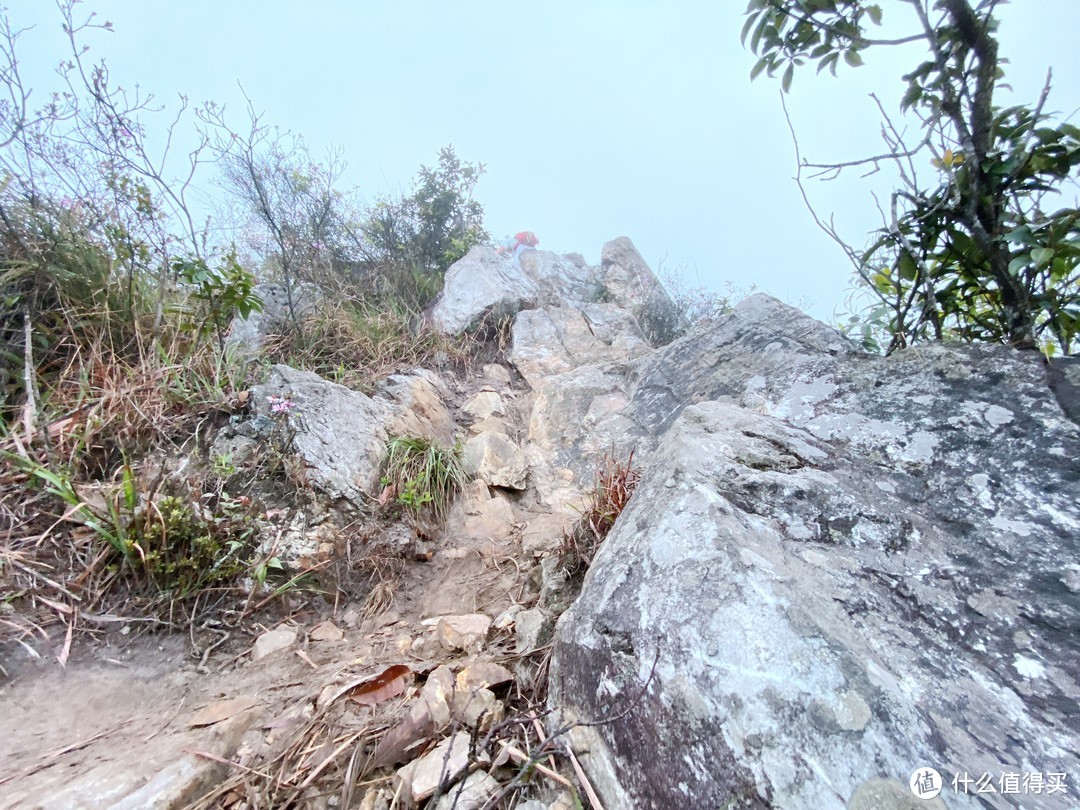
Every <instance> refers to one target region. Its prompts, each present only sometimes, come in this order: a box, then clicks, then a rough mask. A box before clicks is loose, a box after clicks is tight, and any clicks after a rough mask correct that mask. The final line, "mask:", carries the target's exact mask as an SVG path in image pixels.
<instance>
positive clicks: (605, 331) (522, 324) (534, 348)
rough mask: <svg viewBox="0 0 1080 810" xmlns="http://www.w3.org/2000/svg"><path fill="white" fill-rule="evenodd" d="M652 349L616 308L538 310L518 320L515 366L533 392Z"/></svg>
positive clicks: (512, 355)
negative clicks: (577, 371) (557, 377)
mask: <svg viewBox="0 0 1080 810" xmlns="http://www.w3.org/2000/svg"><path fill="white" fill-rule="evenodd" d="M649 351H651V347H650V346H649V344H648V342H647V341H646V340H645V336H644V335H643V334H642V333H641V329H640V327H639V326H638V324H637V321H636V320H634V317H633V316H632V315H631V314H630V312H629V311H627V310H625V309H622V308H621V307H619V306H617V305H615V304H583V305H581V306H580V307H559V308H549V309H533V310H526V311H525V312H521V313H519V314H518V316H517V317H516V318H515V319H514V326H513V347H512V349H511V352H510V362H512V363H513V364H514V366H515V367H516V368H517V370H518V371H519V372H520V373H521V376H522V377H524V378H525V380H526V382H528V383H529V385H530V386H532V387H533V388H534V389H536V388H539V387H540V385H541V384H542V383H543V381H544V380H545V379H546V378H547V377H550V376H551V375H553V374H563V373H565V372H567V371H570V370H571V369H574V368H577V367H578V366H582V365H596V364H600V363H620V362H626V361H627V360H632V359H634V358H637V357H640V356H642V355H643V354H647V353H648V352H649Z"/></svg>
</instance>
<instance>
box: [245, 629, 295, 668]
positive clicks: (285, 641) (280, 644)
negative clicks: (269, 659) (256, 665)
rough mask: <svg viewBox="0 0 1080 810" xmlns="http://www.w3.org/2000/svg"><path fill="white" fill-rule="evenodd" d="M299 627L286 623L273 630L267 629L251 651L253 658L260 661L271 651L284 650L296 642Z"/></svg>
mask: <svg viewBox="0 0 1080 810" xmlns="http://www.w3.org/2000/svg"><path fill="white" fill-rule="evenodd" d="M298 630H299V629H298V628H297V627H295V626H289V625H285V626H283V627H277V628H275V629H273V630H267V631H266V632H265V633H263V634H262V635H261V636H259V638H258V639H256V641H255V647H254V649H252V651H251V660H252V661H259V660H261V659H263V658H265V657H266V656H268V655H270V654H271V653H275V652H277V651H278V650H284V649H288V648H289V647H291V646H292V645H293V644H295V643H296V636H297V633H298Z"/></svg>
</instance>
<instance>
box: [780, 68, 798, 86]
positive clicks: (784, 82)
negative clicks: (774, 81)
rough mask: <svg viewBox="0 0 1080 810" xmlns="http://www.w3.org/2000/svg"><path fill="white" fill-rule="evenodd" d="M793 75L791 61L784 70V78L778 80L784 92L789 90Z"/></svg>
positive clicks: (793, 70)
mask: <svg viewBox="0 0 1080 810" xmlns="http://www.w3.org/2000/svg"><path fill="white" fill-rule="evenodd" d="M794 76H795V64H794V63H792V64H790V65H788V66H787V70H785V71H784V78H783V79H781V81H780V87H781V89H782V90H783V91H784V92H785V93H786V92H788V91H789V90H791V80H792V78H793V77H794Z"/></svg>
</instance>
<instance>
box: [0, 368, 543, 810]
mask: <svg viewBox="0 0 1080 810" xmlns="http://www.w3.org/2000/svg"><path fill="white" fill-rule="evenodd" d="M489 368H490V367H489ZM493 378H494V379H493ZM480 391H484V392H495V393H498V394H499V395H500V396H501V397H502V398H503V399H504V401H505V408H504V409H503V413H502V414H500V415H499V416H498V417H497V418H494V419H493V418H490V417H488V418H485V421H484V427H485V428H487V429H493V428H494V429H497V430H500V431H502V432H504V433H505V434H506V435H508V436H509V437H510V438H511V439H513V440H515V441H517V442H520V443H522V444H524V442H525V439H526V429H527V428H526V426H527V406H528V402H527V400H526V399H525V394H524V393H523V392H522V391H521V390H515V389H514V388H513V386H512V385H511V384H510V382H509V379H508V378H507V377H506V376H505V375H504V374H499V373H493V374H490V375H488V376H487V377H485V378H483V379H481V380H478V381H476V382H475V383H473V384H471V387H470V388H469V389H461V390H459V392H458V394H459V396H460V397H461V401H460V402H459V403H458V404H459V406H460V404H461V403H462V402H465V401H467V400H468V399H469V398H470V397H472V396H473V395H474V394H476V393H478V392H480ZM458 417H459V422H458V423H459V425H461V426H462V427H463V429H466V430H467V429H468V428H469V425H470V422H471V421H477V420H475V419H474V418H473V417H471V416H470V415H469V414H467V413H465V412H463V411H461V409H460V407H459V408H458ZM561 526H562V522H561V521H560V520H553V519H552V516H549V515H545V514H544V513H543V510H542V508H541V507H539V506H538V500H537V498H536V496H535V493H533V492H531V491H530V490H526V491H524V492H518V493H511V492H508V491H503V490H499V489H495V488H491V487H488V486H487V485H485V484H483V483H481V482H476V483H474V484H472V485H470V486H469V487H468V488H467V490H466V491H465V492H464V493H463V495H462V496H461V497H460V498H459V499H458V502H457V504H456V505H455V506H454V508H453V509H452V510H451V512H450V515H449V517H448V519H447V521H446V523H445V525H444V526H443V528H442V530H441V531H440V532H439V533H438V534H437V536H435V537H434V538H432V539H431V540H430V541H428V542H427V543H426V544H421V545H422V548H421V549H419V551H420V553H419V554H418V555H417V556H416V557H415V558H413V559H409V560H406V561H405V562H404V563H403V564H402V565H400V567H399V569H398V571H397V574H396V576H395V577H393V578H392V579H387V580H385V581H384V582H383V583H381V584H380V585H379V586H378V587H377V588H376V589H375V590H374V591H373V592H372V593H371V594H367V593H365V594H362V595H360V594H358V595H357V597H358V598H357V599H356V600H354V601H352V602H345V603H341V604H339V605H338V607H337V609H336V611H335V610H333V609H327V610H326V612H325V613H324V614H323V615H313V614H308V615H306V616H302V617H300V620H299V621H298V622H290V623H288V624H286V625H285V626H284V627H283V628H280V629H283V630H285V631H286V632H285V634H284V635H285V638H286V640H287V637H288V636H289V635H294V636H295V638H294V640H293V641H292V642H291V643H287V644H284V646H283V648H282V649H280V650H278V651H276V652H271V653H270V654H268V655H266V656H265V657H262V658H260V659H259V660H254V657H255V656H254V654H253V653H252V651H251V649H250V647H251V644H250V640H249V639H231V640H230V642H229V643H228V644H223V645H221V647H220V648H219V649H217V650H215V651H214V653H213V654H212V655H210V656H209V657H208V660H207V661H206V662H205V667H203V666H201V663H202V662H200V661H199V660H196V659H195V658H194V657H193V656H192V655H191V647H190V644H189V642H188V640H187V639H185V638H182V637H178V636H168V637H156V636H143V637H141V638H137V639H130V638H128V637H125V636H123V635H121V634H120V632H119V631H118V630H117V631H116V632H112V633H110V634H108V635H106V636H105V637H104V639H103V640H102V641H101V642H99V643H95V644H90V645H83V646H81V647H80V648H79V649H78V650H77V654H76V655H74V656H73V657H72V659H71V660H70V661H69V662H68V663H67V666H66V669H64V668H61V667H59V666H58V665H57V664H56V663H55V662H54V661H49V660H46V659H42V660H41V661H38V662H35V663H30V664H27V665H25V666H23V667H22V668H21V669H20V670H19V671H18V673H17V674H16V675H15V677H14V678H13V679H12V680H11V681H10V682H8V683H6V684H4V685H3V686H2V687H0V717H3V726H4V731H3V735H2V737H0V795H2V796H3V799H2V800H0V807H3V808H105V807H111V808H116V807H119V808H141V807H183V806H185V805H187V804H189V803H190V802H192V801H194V800H195V799H196V798H197V797H198V796H200V795H201V794H203V793H204V792H205V791H206V790H207V789H208V788H210V787H212V786H214V785H218V784H220V783H221V782H222V780H225V779H230V778H231V779H232V780H233V781H234V782H236V783H237V785H238V786H237V788H236V790H235V791H234V792H233V793H232V794H230V795H228V796H227V795H219V796H218V797H217V798H216V799H214V800H213V803H214V806H226V805H227V801H228V800H231V799H235V800H237V802H238V803H236V804H234V805H232V806H235V807H244V806H251V804H250V801H251V797H252V795H253V794H252V792H251V791H252V790H254V791H255V792H258V791H260V790H261V791H263V794H262V795H263V797H264V798H263V800H264V801H265V800H266V799H267V798H268V797H269V798H270V804H269V805H267V804H263V805H262V806H273V801H274V799H273V798H272V796H273V795H276V796H278V797H279V798H278V800H280V797H281V796H283V795H286V794H288V793H289V791H294V793H291V794H289V795H294V796H295V795H300V794H299V792H296V788H297V787H298V786H300V785H301V784H302V783H304V781H305V780H306V779H308V777H309V776H312V772H313V771H315V770H316V769H317V768H318V767H320V765H321V766H322V771H321V772H318V773H316V775H315V777H313V778H312V779H311V780H310V784H311V785H318V784H319V782H317V781H316V778H317V777H318V776H319V774H320V773H321V775H322V776H323V777H324V778H325V779H328V780H329V781H331V782H333V783H334V785H335V787H334V789H335V790H340V789H341V788H342V785H341V779H342V777H341V772H342V771H344V770H346V769H347V768H346V766H347V764H348V763H349V762H350V759H349V756H350V749H348V748H347V747H346V748H343V749H342V750H341V751H337V752H336V753H335V750H334V748H335V747H336V746H335V745H334V744H332V743H331V741H334V742H336V743H338V745H340V740H342V739H346V740H347V739H349V736H348V735H349V734H354V735H355V737H354V738H353V748H354V749H358V745H359V742H361V741H363V739H366V738H364V737H363V734H364V733H365V732H364V730H365V729H367V731H368V732H369V733H370V734H376V733H382V732H385V731H386V730H387V729H393V728H394V725H395V723H399V722H400V721H401V720H400V718H401V717H402V716H403V713H404V714H405V715H407V714H408V712H409V711H410V708H409V707H410V705H411V704H410V703H409V701H413V702H415V699H416V698H417V696H418V694H419V693H420V684H421V682H422V680H423V679H424V677H425V676H428V675H429V674H430V673H432V672H433V671H435V670H436V669H437V668H438V667H439V666H441V665H446V666H448V667H449V668H450V671H451V672H453V673H457V674H458V675H459V681H460V673H461V671H462V670H463V669H464V668H467V667H469V666H473V665H475V664H477V663H478V662H499V663H501V664H505V665H508V666H509V667H511V668H512V667H514V666H515V665H516V664H517V663H518V662H520V661H521V660H522V659H523V658H524V655H521V654H519V653H518V652H517V651H516V647H518V646H520V645H519V643H518V641H517V637H516V635H515V628H514V620H513V617H514V615H515V614H516V612H517V611H520V610H524V609H527V608H530V607H532V606H533V605H534V604H535V602H536V599H537V594H538V590H539V582H538V578H537V577H536V576H535V574H534V564H535V556H536V555H537V554H539V553H541V552H542V551H543V550H544V549H545V548H548V549H550V548H553V547H554V546H555V545H557V544H558V541H559V539H560V536H561V535H560V532H561V528H560V527H561ZM361 596H362V598H360V597H361ZM463 614H480V615H483V616H486V617H487V619H489V620H490V621H491V627H490V629H489V630H488V631H487V632H485V633H484V634H483V635H482V638H480V639H469V638H465V639H464V641H462V639H459V638H449V636H452V635H453V632H452V631H451V630H449V629H448V627H449V625H448V624H447V623H446V622H445V620H444V621H440V617H447V616H460V615H463ZM268 629H271V628H268ZM339 634H340V637H338V636H339ZM208 637H210V638H212V636H209V635H208ZM61 641H62V640H59V639H58V640H56V644H57V645H58V646H59V644H60V643H61ZM206 643H210V642H206ZM260 643H261V642H260ZM391 666H399V667H406V668H408V671H409V673H411V675H410V679H415V680H414V683H413V685H412V686H411V687H408V688H406V691H405V692H404V695H403V697H400V698H395V701H387V703H385V704H383V705H381V706H362V705H359V704H357V703H356V702H354V701H350V700H348V699H345V698H342V697H340V694H341V693H342V690H343V689H344V688H345V687H346V686H348V685H349V684H356V683H359V682H361V681H363V680H365V679H371V678H373V677H375V676H377V675H379V674H380V673H382V672H385V671H386V670H387V668H388V667H391ZM427 680H428V683H430V682H431V679H430V678H428V679H427ZM500 689H501V690H502V691H501V694H503V695H504V696H508V690H509V691H513V690H514V689H515V687H514V686H513V685H510V686H507V685H505V684H504V685H503V686H501V687H500ZM335 694H338V695H339V698H338V700H336V701H335V700H332V699H331V698H332V697H333V696H334V695H335ZM499 712H502V703H501V702H500V704H499ZM395 718H396V719H395ZM459 720H460V718H456V717H455V718H453V722H454V723H455V724H457V723H458V721H459ZM438 725H439V724H436V730H435V733H434V734H432V735H431V739H432V740H434V739H436V738H438V736H439V730H438V727H437V726H438ZM304 733H307V734H308V737H309V741H310V745H309V746H308V747H311V748H313V749H316V751H315V753H316V754H318V755H317V756H316V755H314V754H313V753H312V752H311V751H306V752H305V751H303V750H301V749H302V748H303V746H299V747H297V744H296V743H297V740H300V739H301V738H302V737H303V734H304ZM320 735H322V736H321V737H320ZM343 735H344V737H343ZM290 746H292V749H290ZM423 747H424V746H419V747H418V750H421V749H422V748H423ZM289 750H292V751H293V753H292V754H290V753H289ZM283 751H284V752H285V753H284V754H283V753H282V752H283ZM320 757H322V758H321V759H320ZM226 761H230V762H233V763H239V766H237V765H235V764H233V765H230V764H225V762H226ZM270 765H274V766H275V767H277V768H278V769H279V770H278V772H276V773H274V774H270V773H269V772H268V771H267V770H266V769H267V768H268V767H269V766H270ZM286 766H287V767H286ZM288 768H292V769H294V771H295V772H294V773H293V774H289V773H285V771H286V770H287V769H288ZM245 769H247V770H245ZM351 773H352V775H355V771H353V772H351ZM271 777H272V778H271ZM245 778H246V780H247V781H246V783H245V784H243V785H241V782H243V780H244V779H245ZM274 779H276V780H277V782H276V784H277V787H276V788H272V787H268V785H269V784H270V783H271V782H273V781H274ZM335 780H336V781H335ZM376 782H377V783H379V784H382V785H385V786H387V787H389V786H390V785H391V783H390V782H385V781H384V782H379V780H376ZM252 785H255V786H257V787H254V788H253V787H252ZM245 789H246V790H248V793H247V794H246V800H247V801H248V802H249V804H246V805H245V804H244V803H243V802H241V801H240V796H241V795H244V790H245ZM274 790H278V792H277V793H276V794H275V793H274ZM361 793H362V791H361ZM304 795H305V796H306V795H307V794H304ZM358 795H359V794H358ZM373 795H376V794H373ZM230 796H231V799H230ZM357 801H359V798H357ZM374 801H375V800H374V799H372V798H371V797H369V803H370V806H372V807H375V806H378V804H377V803H374ZM320 802H323V803H320ZM302 806H312V807H315V806H329V805H327V804H325V802H324V801H323V800H322V799H320V800H314V799H310V800H309V799H306V798H305V803H304V804H303V805H302ZM337 806H341V805H340V801H339V804H338V805H337ZM364 806H369V805H364Z"/></svg>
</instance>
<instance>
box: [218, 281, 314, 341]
mask: <svg viewBox="0 0 1080 810" xmlns="http://www.w3.org/2000/svg"><path fill="white" fill-rule="evenodd" d="M253 292H254V293H255V295H257V296H258V297H259V298H260V299H262V302H263V307H262V311H261V312H252V313H251V314H250V315H249V316H248V317H247V318H236V319H235V320H234V321H233V323H232V326H231V327H230V328H229V334H228V338H227V344H228V346H229V347H230V348H231V349H233V350H234V351H237V352H239V353H241V354H244V355H248V356H250V355H254V354H256V353H257V352H258V351H259V349H261V348H262V345H263V343H264V341H265V340H266V338H267V337H269V336H270V335H272V334H275V333H277V332H280V331H281V330H282V328H283V327H284V326H285V325H286V324H287V323H288V322H289V319H290V317H291V313H295V314H296V317H297V319H300V318H303V317H304V316H306V315H308V314H310V313H311V312H312V311H314V309H315V307H316V305H317V304H318V302H319V300H320V299H321V298H322V294H321V293H320V292H319V290H318V288H317V287H315V286H314V285H313V284H298V285H296V286H295V287H294V288H293V291H292V308H291V310H290V307H289V293H288V290H287V289H286V288H285V286H284V285H282V284H256V285H255V288H254V290H253Z"/></svg>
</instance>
